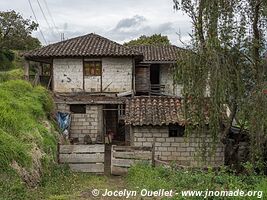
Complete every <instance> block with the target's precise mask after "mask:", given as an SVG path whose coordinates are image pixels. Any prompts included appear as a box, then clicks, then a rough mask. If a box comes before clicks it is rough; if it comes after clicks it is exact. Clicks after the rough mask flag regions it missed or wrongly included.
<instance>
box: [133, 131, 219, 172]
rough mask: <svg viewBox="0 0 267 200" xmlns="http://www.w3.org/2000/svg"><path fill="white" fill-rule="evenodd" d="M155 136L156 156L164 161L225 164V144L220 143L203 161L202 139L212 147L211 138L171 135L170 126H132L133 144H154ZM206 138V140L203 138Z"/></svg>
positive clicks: (192, 163)
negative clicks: (213, 152) (201, 158)
mask: <svg viewBox="0 0 267 200" xmlns="http://www.w3.org/2000/svg"><path fill="white" fill-rule="evenodd" d="M153 138H155V154H156V158H159V159H160V160H164V161H176V162H177V163H178V164H180V165H184V166H192V167H193V166H203V165H210V166H221V165H223V164H224V145H223V144H222V143H219V144H218V145H217V148H216V149H215V154H214V155H213V156H212V157H207V158H208V159H207V161H208V162H207V163H201V162H200V157H199V154H200V153H201V152H202V151H201V150H200V148H199V144H201V143H200V141H201V142H203V141H204V142H205V143H206V144H207V145H208V146H209V148H211V147H212V143H211V138H203V137H202V138H201V137H196V136H189V137H169V129H168V126H132V128H131V145H133V146H150V147H151V146H152V144H153ZM203 139H204V140H203Z"/></svg>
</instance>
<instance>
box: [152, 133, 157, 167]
mask: <svg viewBox="0 0 267 200" xmlns="http://www.w3.org/2000/svg"><path fill="white" fill-rule="evenodd" d="M155 143H156V138H155V137H153V144H152V167H155Z"/></svg>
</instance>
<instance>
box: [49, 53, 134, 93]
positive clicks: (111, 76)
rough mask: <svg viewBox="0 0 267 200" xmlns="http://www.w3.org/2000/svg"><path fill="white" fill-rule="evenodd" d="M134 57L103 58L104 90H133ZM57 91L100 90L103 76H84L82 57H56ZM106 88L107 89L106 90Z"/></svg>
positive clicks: (55, 80) (54, 73) (55, 89)
mask: <svg viewBox="0 0 267 200" xmlns="http://www.w3.org/2000/svg"><path fill="white" fill-rule="evenodd" d="M132 68H133V62H132V58H102V90H103V92H117V93H119V92H125V91H131V90H132ZM53 69H54V70H53V76H54V91H55V92H79V91H83V79H84V90H85V91H86V92H100V91H101V76H87V77H84V78H83V60H82V59H69V58H66V59H54V61H53ZM104 89H105V90H104Z"/></svg>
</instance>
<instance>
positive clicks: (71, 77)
mask: <svg viewBox="0 0 267 200" xmlns="http://www.w3.org/2000/svg"><path fill="white" fill-rule="evenodd" d="M53 77H54V80H53V85H54V91H55V92H79V91H82V90H83V60H82V59H54V60H53Z"/></svg>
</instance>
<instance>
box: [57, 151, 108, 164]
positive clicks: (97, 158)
mask: <svg viewBox="0 0 267 200" xmlns="http://www.w3.org/2000/svg"><path fill="white" fill-rule="evenodd" d="M59 161H60V163H96V162H104V154H103V153H101V154H100V153H99V154H97V153H95V154H59Z"/></svg>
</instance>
